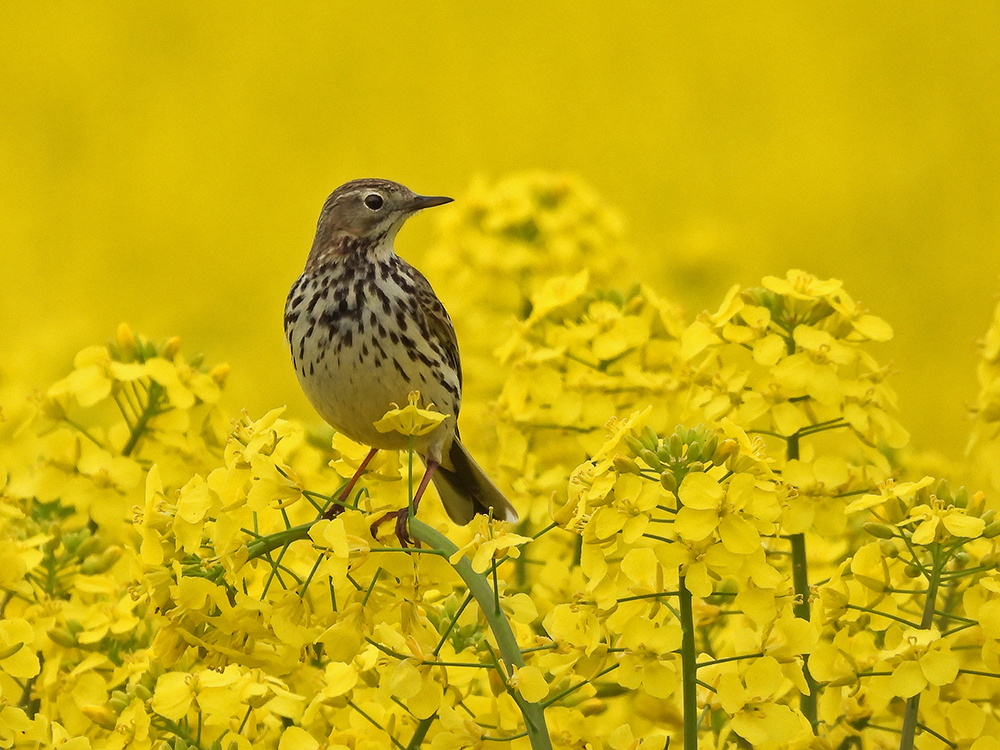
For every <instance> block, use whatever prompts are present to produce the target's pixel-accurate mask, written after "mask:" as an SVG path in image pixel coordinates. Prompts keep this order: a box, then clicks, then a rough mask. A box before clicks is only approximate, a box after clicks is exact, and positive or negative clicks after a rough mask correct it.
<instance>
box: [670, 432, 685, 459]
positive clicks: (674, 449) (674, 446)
mask: <svg viewBox="0 0 1000 750" xmlns="http://www.w3.org/2000/svg"><path fill="white" fill-rule="evenodd" d="M668 444H669V445H670V455H672V456H674V457H675V458H680V457H681V456H683V455H684V439H683V438H682V437H681V436H680V434H679V433H676V432H675V433H674V434H673V435H671V436H670V440H669V441H668Z"/></svg>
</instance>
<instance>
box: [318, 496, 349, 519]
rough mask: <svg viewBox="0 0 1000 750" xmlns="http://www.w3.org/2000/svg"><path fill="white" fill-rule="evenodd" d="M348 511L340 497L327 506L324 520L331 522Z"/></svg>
mask: <svg viewBox="0 0 1000 750" xmlns="http://www.w3.org/2000/svg"><path fill="white" fill-rule="evenodd" d="M345 510H347V508H346V506H344V505H343V498H340V497H338V498H337V499H336V500H331V501H330V504H329V505H328V506H327V508H326V510H325V511H324V512H323V518H325V519H326V520H327V521H329V520H330V519H332V518H336V517H337V516H339V515H340V514H341V513H343V512H344V511H345Z"/></svg>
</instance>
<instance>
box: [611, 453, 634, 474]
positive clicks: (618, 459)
mask: <svg viewBox="0 0 1000 750" xmlns="http://www.w3.org/2000/svg"><path fill="white" fill-rule="evenodd" d="M614 464H615V471H617V472H618V473H619V474H639V473H640V469H639V464H637V463H636V462H635V461H633V460H632V459H631V458H629V457H628V456H622V455H620V454H619V455H617V456H615V458H614Z"/></svg>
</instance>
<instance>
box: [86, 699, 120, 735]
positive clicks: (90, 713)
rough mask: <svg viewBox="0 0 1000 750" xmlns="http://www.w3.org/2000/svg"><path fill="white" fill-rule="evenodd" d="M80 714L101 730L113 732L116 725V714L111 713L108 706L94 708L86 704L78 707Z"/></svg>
mask: <svg viewBox="0 0 1000 750" xmlns="http://www.w3.org/2000/svg"><path fill="white" fill-rule="evenodd" d="M80 713H82V714H83V715H84V716H86V717H87V718H88V719H90V720H91V721H92V722H94V723H95V724H97V726H99V727H100V728H101V729H107V730H108V731H113V730H114V728H115V726H116V725H117V724H118V713H117V712H115V711H113V710H112V709H111V708H110V707H109V706H95V705H93V704H90V703H88V704H85V705H83V706H80Z"/></svg>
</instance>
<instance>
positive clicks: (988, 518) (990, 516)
mask: <svg viewBox="0 0 1000 750" xmlns="http://www.w3.org/2000/svg"><path fill="white" fill-rule="evenodd" d="M980 518H982V519H983V523H985V524H986V525H987V526H989V525H990V524H991V523H993V522H994V521H995V520H996V518H997V512H996V511H995V510H993V508H990V509H989V510H988V511H986V512H985V513H983V515H982V516H980Z"/></svg>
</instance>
